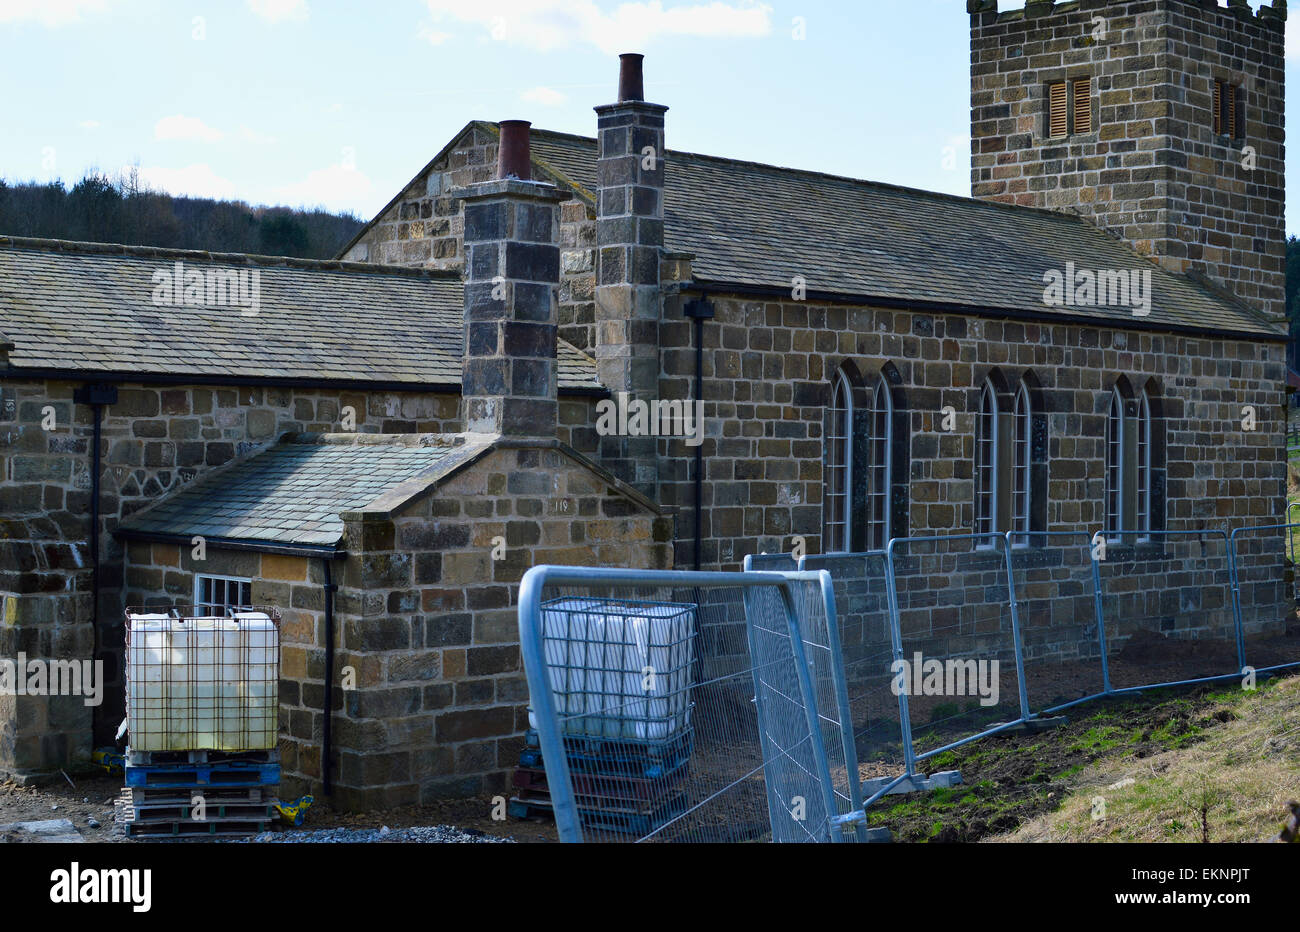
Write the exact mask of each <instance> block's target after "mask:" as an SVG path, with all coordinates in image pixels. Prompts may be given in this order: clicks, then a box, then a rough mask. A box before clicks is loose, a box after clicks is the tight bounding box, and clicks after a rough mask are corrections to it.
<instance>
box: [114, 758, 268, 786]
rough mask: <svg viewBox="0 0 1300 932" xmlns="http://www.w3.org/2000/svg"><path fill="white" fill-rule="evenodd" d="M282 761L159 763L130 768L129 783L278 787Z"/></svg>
mask: <svg viewBox="0 0 1300 932" xmlns="http://www.w3.org/2000/svg"><path fill="white" fill-rule="evenodd" d="M279 782H280V765H279V764H261V763H253V762H250V761H228V762H225V763H220V764H159V765H155V766H146V767H139V766H130V765H128V766H127V768H126V785H127V786H138V787H157V786H177V787H207V786H214V787H222V786H236V787H238V786H274V785H275V784H277V783H279Z"/></svg>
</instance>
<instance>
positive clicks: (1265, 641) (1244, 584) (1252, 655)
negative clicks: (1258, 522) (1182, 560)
mask: <svg viewBox="0 0 1300 932" xmlns="http://www.w3.org/2000/svg"><path fill="white" fill-rule="evenodd" d="M1288 513H1289V510H1288ZM1298 531H1300V525H1295V524H1271V525H1264V526H1261V527H1252V528H1236V529H1235V530H1233V531H1232V533H1231V535H1230V544H1231V549H1232V557H1233V560H1232V564H1233V570H1234V582H1235V592H1236V596H1237V599H1236V606H1237V622H1238V626H1239V630H1240V632H1241V655H1242V660H1243V662H1244V665H1245V666H1248V667H1251V668H1252V669H1254V670H1256V671H1262V670H1276V669H1285V668H1288V667H1292V666H1295V665H1297V664H1300V625H1298V624H1297V622H1296V618H1295V614H1294V612H1293V611H1284V610H1283V608H1282V607H1283V606H1286V607H1287V608H1294V606H1295V604H1296V597H1297V591H1296V576H1297V573H1296V567H1295V564H1294V561H1293V559H1292V558H1291V557H1290V551H1289V547H1290V543H1291V540H1292V537H1293V535H1295V534H1296V533H1297V532H1298Z"/></svg>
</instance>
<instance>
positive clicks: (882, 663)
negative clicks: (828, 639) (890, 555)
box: [800, 551, 907, 779]
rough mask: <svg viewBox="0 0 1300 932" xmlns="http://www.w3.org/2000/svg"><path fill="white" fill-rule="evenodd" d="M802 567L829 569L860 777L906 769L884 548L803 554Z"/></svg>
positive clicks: (893, 774) (806, 568)
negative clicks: (881, 549)
mask: <svg viewBox="0 0 1300 932" xmlns="http://www.w3.org/2000/svg"><path fill="white" fill-rule="evenodd" d="M800 566H801V567H802V568H803V569H805V570H826V571H828V572H829V573H830V576H831V580H832V582H833V586H834V592H835V607H836V611H837V614H838V616H839V617H838V625H837V627H838V628H839V639H840V644H841V647H842V652H843V658H844V659H843V669H844V680H845V684H846V691H847V699H848V708H849V712H848V720H849V722H850V723H851V724H852V729H853V740H854V748H855V754H856V757H857V759H858V761H859V771H860V772H861V774H862V777H863V778H864V779H873V778H878V777H892V776H896V775H898V774H900V773H903V772H905V771H906V767H907V756H906V755H905V754H904V750H903V747H904V734H903V728H902V720H903V719H902V715H901V712H900V707H901V704H900V697H899V696H898V695H897V693H896V692H895V691H894V689H893V688H892V685H893V683H894V680H895V675H894V671H893V663H894V660H895V659H896V658H897V657H898V656H899V654H898V651H899V650H901V645H900V644H899V643H898V642H897V641H896V639H895V636H894V627H893V621H892V619H891V617H890V613H889V583H888V580H887V578H886V574H887V572H888V567H887V565H886V558H885V553H884V552H883V551H879V552H874V553H861V554H829V555H823V556H809V557H805V558H804V559H803V560H802V561H801V563H800Z"/></svg>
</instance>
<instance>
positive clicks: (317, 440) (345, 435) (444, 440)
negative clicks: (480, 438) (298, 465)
mask: <svg viewBox="0 0 1300 932" xmlns="http://www.w3.org/2000/svg"><path fill="white" fill-rule="evenodd" d="M470 436H474V435H469V434H465V433H463V432H432V431H430V432H425V433H418V434H383V433H379V434H371V433H364V432H361V431H332V432H328V433H325V432H322V433H308V432H299V433H287V434H284V435H282V436H281V437H280V438H279V439H278V440H277V441H276V444H275V445H277V446H278V445H280V444H296V445H299V446H359V447H360V446H366V447H378V446H395V447H459V446H464V445H465V443H466V442H467V438H468V437H470Z"/></svg>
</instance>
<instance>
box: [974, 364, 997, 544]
mask: <svg viewBox="0 0 1300 932" xmlns="http://www.w3.org/2000/svg"><path fill="white" fill-rule="evenodd" d="M997 435H998V410H997V398H996V396H995V395H994V393H993V385H992V384H991V383H989V382H985V383H984V389H983V391H982V392H981V393H980V415H979V423H978V425H977V430H976V434H975V533H976V534H988V533H990V532H992V531H993V530H994V529H995V527H994V515H996V514H997V494H998V493H997V460H998V453H997V449H998V436H997Z"/></svg>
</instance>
